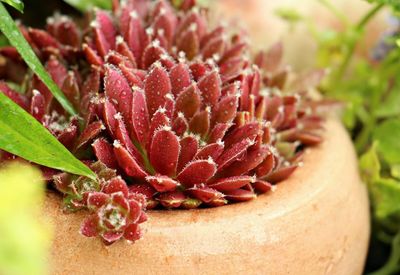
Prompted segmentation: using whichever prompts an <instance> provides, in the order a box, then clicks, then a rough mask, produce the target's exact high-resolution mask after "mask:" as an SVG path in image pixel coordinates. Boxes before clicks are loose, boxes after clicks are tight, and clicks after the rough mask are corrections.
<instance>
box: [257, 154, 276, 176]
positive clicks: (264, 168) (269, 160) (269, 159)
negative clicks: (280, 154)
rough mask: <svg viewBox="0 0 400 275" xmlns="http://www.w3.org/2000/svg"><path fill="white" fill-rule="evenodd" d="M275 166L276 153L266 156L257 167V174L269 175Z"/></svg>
mask: <svg viewBox="0 0 400 275" xmlns="http://www.w3.org/2000/svg"><path fill="white" fill-rule="evenodd" d="M274 167H275V156H274V154H272V153H271V154H269V155H267V156H266V157H265V159H264V161H263V162H262V163H261V164H260V165H259V166H258V167H257V169H256V173H257V176H259V177H263V176H265V175H268V174H269V173H270V172H271V171H272V169H274Z"/></svg>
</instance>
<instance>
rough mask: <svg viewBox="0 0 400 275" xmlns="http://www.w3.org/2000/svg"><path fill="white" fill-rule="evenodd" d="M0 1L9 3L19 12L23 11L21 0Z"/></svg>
mask: <svg viewBox="0 0 400 275" xmlns="http://www.w3.org/2000/svg"><path fill="white" fill-rule="evenodd" d="M0 1H1V2H4V3H7V4H9V5H10V6H11V7H13V8H15V9H16V10H18V11H19V12H21V13H23V12H24V2H22V0H0Z"/></svg>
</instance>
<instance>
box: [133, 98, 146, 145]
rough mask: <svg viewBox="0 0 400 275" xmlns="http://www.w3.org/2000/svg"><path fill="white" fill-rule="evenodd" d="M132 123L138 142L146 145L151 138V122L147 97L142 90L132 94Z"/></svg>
mask: <svg viewBox="0 0 400 275" xmlns="http://www.w3.org/2000/svg"><path fill="white" fill-rule="evenodd" d="M132 123H133V130H134V131H135V136H136V137H137V140H138V142H139V143H140V144H142V145H143V146H145V145H146V144H147V142H148V139H149V137H148V134H149V132H148V131H149V124H150V122H149V113H148V111H147V105H146V98H145V96H144V93H143V91H142V90H135V91H134V92H133V95H132Z"/></svg>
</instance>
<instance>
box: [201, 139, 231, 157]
mask: <svg viewBox="0 0 400 275" xmlns="http://www.w3.org/2000/svg"><path fill="white" fill-rule="evenodd" d="M223 151H224V143H223V142H221V141H217V142H216V143H210V144H208V145H206V146H204V147H203V148H201V149H200V150H199V151H198V152H197V154H196V156H195V157H194V158H195V159H208V158H210V157H211V158H212V159H218V158H219V156H220V155H221V154H222V152H223Z"/></svg>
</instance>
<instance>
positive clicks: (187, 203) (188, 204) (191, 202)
mask: <svg viewBox="0 0 400 275" xmlns="http://www.w3.org/2000/svg"><path fill="white" fill-rule="evenodd" d="M202 203H203V202H202V201H201V200H198V199H193V198H189V199H186V200H184V201H183V202H182V205H181V207H182V208H183V209H196V208H198V207H199V206H200V205H201V204H202Z"/></svg>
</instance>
